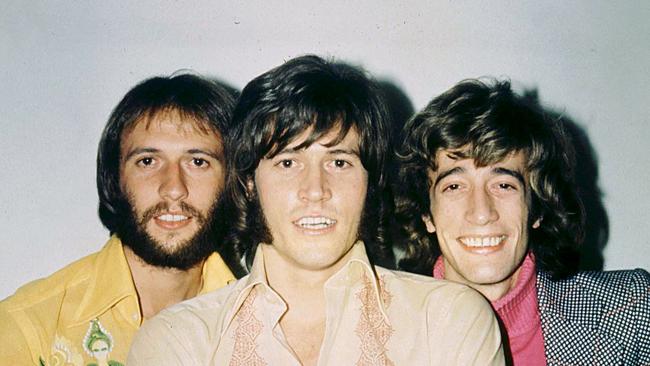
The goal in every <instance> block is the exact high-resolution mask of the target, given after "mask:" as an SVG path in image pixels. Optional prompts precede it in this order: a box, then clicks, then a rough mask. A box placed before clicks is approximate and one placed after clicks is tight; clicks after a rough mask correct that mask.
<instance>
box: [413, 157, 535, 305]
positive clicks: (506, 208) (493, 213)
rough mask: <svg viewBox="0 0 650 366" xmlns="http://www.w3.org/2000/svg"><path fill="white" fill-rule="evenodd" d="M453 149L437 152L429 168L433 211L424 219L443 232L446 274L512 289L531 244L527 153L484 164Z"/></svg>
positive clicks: (476, 283)
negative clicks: (434, 166) (433, 167)
mask: <svg viewBox="0 0 650 366" xmlns="http://www.w3.org/2000/svg"><path fill="white" fill-rule="evenodd" d="M449 153H450V152H449V151H439V152H438V153H437V154H436V162H437V166H438V170H437V171H435V172H433V171H430V172H429V179H430V182H431V188H430V190H429V199H430V202H431V205H430V213H431V216H430V217H424V218H423V219H424V222H425V224H426V226H427V230H428V231H429V232H430V233H433V232H435V233H436V235H437V238H438V244H439V246H440V250H441V252H442V255H443V261H444V264H445V277H446V278H447V279H450V280H453V281H457V282H462V283H466V284H469V285H471V286H473V287H475V288H477V287H478V288H485V287H490V286H497V287H502V288H503V289H504V290H506V291H507V289H509V288H510V287H511V286H512V285H514V280H515V279H516V274H517V273H518V269H519V267H520V265H521V263H522V261H523V258H524V256H525V255H526V251H527V247H528V227H527V225H528V206H529V202H530V198H529V197H530V194H529V192H528V187H527V184H526V173H525V156H524V154H523V153H521V152H517V153H514V154H511V155H509V156H507V157H506V158H505V159H503V160H502V161H500V162H498V163H496V164H494V165H489V166H485V167H480V168H479V167H476V165H475V164H474V160H473V159H453V158H451V157H450V156H449ZM537 226H539V222H535V224H533V227H537ZM482 292H483V291H482ZM485 294H486V295H487V296H488V298H490V295H488V294H487V293H485Z"/></svg>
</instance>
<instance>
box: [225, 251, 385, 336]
mask: <svg viewBox="0 0 650 366" xmlns="http://www.w3.org/2000/svg"><path fill="white" fill-rule="evenodd" d="M350 251H351V253H350V254H351V255H350V258H349V259H348V262H347V263H345V265H343V267H341V269H340V270H339V271H337V272H336V273H335V274H334V275H332V277H330V278H329V279H328V280H327V281H326V282H325V289H339V288H343V289H350V288H352V287H353V286H356V285H358V284H360V283H361V285H364V284H363V282H364V278H366V279H368V281H367V282H368V283H369V284H370V287H371V288H372V294H373V296H372V297H373V298H374V300H375V301H376V302H377V303H378V305H379V309H380V310H381V314H382V315H383V317H384V320H386V321H387V322H388V315H387V313H386V304H384V301H383V298H382V296H381V286H382V283H381V281H380V279H379V278H378V276H377V274H376V273H375V271H374V267H373V266H372V265H371V264H370V260H369V259H368V255H367V254H366V249H365V245H364V244H363V242H362V241H357V242H356V243H355V244H354V245H353V246H352V248H351V249H350ZM238 287H241V290H240V291H239V295H238V296H237V298H236V300H235V302H234V303H233V305H234V306H233V307H232V308H231V310H230V312H229V313H228V314H227V315H226V318H225V319H224V320H225V322H224V324H226V325H227V326H226V327H224V330H223V331H224V332H225V331H226V330H227V329H228V326H229V324H230V323H231V322H232V321H233V319H234V318H235V316H236V315H237V313H238V312H239V308H240V307H241V306H242V304H243V303H244V301H246V298H247V297H248V296H249V294H250V293H251V291H252V290H253V289H254V288H257V287H259V288H260V290H261V292H263V295H264V296H265V298H266V300H267V301H268V302H270V303H271V304H273V305H274V307H276V306H275V305H279V304H282V309H284V310H286V307H287V305H286V303H285V302H284V300H282V298H281V297H280V295H278V294H277V293H276V292H275V291H274V290H273V289H272V288H271V287H270V286H269V283H268V281H267V277H266V266H265V263H264V255H263V252H262V245H258V246H257V249H256V251H255V258H254V259H253V265H252V266H251V271H250V273H249V274H248V275H247V276H246V277H244V278H242V279H241V281H240V283H239V284H238Z"/></svg>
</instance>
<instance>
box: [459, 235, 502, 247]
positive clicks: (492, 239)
mask: <svg viewBox="0 0 650 366" xmlns="http://www.w3.org/2000/svg"><path fill="white" fill-rule="evenodd" d="M505 238H506V237H505V235H501V236H489V237H483V238H462V239H460V241H461V242H462V243H463V244H465V245H467V246H468V247H494V246H497V245H499V243H501V241H502V240H503V239H505Z"/></svg>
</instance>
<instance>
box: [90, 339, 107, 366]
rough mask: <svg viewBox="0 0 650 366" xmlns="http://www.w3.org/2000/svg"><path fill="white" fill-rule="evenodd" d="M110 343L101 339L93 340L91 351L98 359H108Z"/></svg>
mask: <svg viewBox="0 0 650 366" xmlns="http://www.w3.org/2000/svg"><path fill="white" fill-rule="evenodd" d="M108 348H109V347H108V344H107V343H106V342H104V341H103V340H101V339H98V340H96V341H95V342H93V344H92V346H91V348H90V352H91V353H92V354H93V357H95V359H96V360H98V361H106V359H108Z"/></svg>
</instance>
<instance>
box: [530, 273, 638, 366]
mask: <svg viewBox="0 0 650 366" xmlns="http://www.w3.org/2000/svg"><path fill="white" fill-rule="evenodd" d="M537 297H538V301H539V311H540V318H541V323H542V333H543V334H544V348H545V350H546V360H547V363H548V365H558V366H559V365H650V274H648V272H646V271H644V270H642V269H636V270H630V271H609V272H582V273H579V274H577V275H575V276H573V277H570V278H568V279H565V280H560V281H553V280H552V279H551V278H550V276H549V275H548V274H547V273H544V272H539V271H538V273H537Z"/></svg>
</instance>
